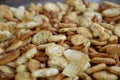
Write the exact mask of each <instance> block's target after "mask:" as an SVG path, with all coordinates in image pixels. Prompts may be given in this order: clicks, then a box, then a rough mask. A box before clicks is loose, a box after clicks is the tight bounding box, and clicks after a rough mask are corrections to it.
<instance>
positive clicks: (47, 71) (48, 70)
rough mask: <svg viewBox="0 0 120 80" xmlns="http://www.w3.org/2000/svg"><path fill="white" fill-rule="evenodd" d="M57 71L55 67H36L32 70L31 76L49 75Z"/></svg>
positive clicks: (55, 73)
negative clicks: (36, 68)
mask: <svg viewBox="0 0 120 80" xmlns="http://www.w3.org/2000/svg"><path fill="white" fill-rule="evenodd" d="M58 73H59V70H58V69H56V68H44V69H38V70H35V71H33V72H32V76H33V77H51V76H55V75H57V74H58Z"/></svg>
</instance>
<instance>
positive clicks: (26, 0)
mask: <svg viewBox="0 0 120 80" xmlns="http://www.w3.org/2000/svg"><path fill="white" fill-rule="evenodd" d="M47 1H49V2H57V1H60V2H65V0H0V4H7V5H10V6H14V7H17V6H20V5H25V6H26V7H28V6H29V4H30V3H31V2H34V3H43V4H44V3H45V2H47ZM88 1H90V2H91V1H92V2H99V3H102V1H104V0H88ZM107 1H111V2H115V3H118V4H120V0H107Z"/></svg>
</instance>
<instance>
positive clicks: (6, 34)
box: [0, 30, 12, 41]
mask: <svg viewBox="0 0 120 80" xmlns="http://www.w3.org/2000/svg"><path fill="white" fill-rule="evenodd" d="M11 38H12V34H11V32H10V31H8V30H3V31H1V30H0V41H5V40H8V39H11Z"/></svg>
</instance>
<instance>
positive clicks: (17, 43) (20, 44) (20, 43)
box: [6, 41, 22, 51]
mask: <svg viewBox="0 0 120 80" xmlns="http://www.w3.org/2000/svg"><path fill="white" fill-rule="evenodd" d="M21 46H22V41H18V42H16V43H14V44H12V45H11V46H10V47H8V48H7V49H6V51H11V50H15V49H17V48H19V47H21Z"/></svg>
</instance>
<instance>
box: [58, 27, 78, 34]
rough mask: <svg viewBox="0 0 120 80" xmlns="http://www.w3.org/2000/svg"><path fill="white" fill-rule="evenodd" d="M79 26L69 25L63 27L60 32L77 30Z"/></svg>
mask: <svg viewBox="0 0 120 80" xmlns="http://www.w3.org/2000/svg"><path fill="white" fill-rule="evenodd" d="M76 30H77V27H68V28H61V29H59V30H58V32H60V33H62V32H69V31H76Z"/></svg>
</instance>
